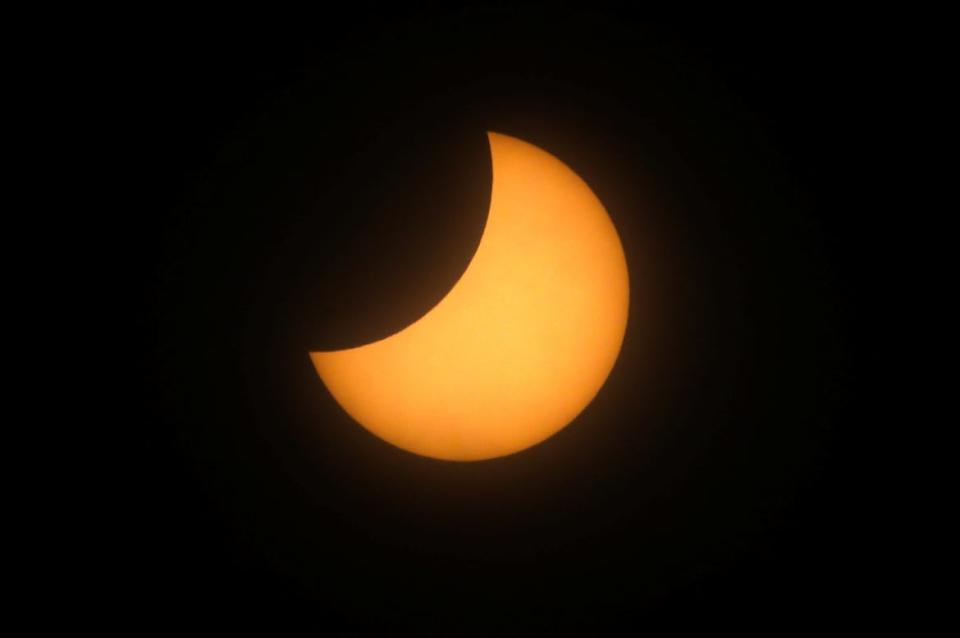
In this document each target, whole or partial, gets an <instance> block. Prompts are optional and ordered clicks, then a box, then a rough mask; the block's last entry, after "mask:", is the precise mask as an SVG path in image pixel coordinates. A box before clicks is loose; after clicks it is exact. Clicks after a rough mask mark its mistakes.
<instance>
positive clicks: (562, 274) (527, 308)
mask: <svg viewBox="0 0 960 638" xmlns="http://www.w3.org/2000/svg"><path fill="white" fill-rule="evenodd" d="M488 138H489V142H490V152H491V159H492V162H493V190H492V193H491V197H490V212H489V213H488V216H487V222H486V226H485V228H484V231H483V235H482V237H481V239H480V243H479V245H478V247H477V251H476V253H475V254H474V256H473V259H472V260H471V261H470V264H469V265H468V267H467V269H466V270H465V271H464V273H463V275H462V277H461V278H460V279H459V280H458V281H457V283H456V284H455V285H454V286H453V288H451V290H450V292H449V293H448V294H447V295H446V297H444V298H443V299H442V300H441V301H440V302H439V303H438V304H437V305H436V306H434V307H433V308H432V309H431V310H430V311H429V312H427V313H426V314H425V315H424V316H423V317H421V318H420V319H418V320H417V321H415V322H414V323H412V324H411V325H410V326H408V327H407V328H405V329H403V330H401V331H399V332H397V333H395V334H393V335H390V336H389V337H386V338H385V339H381V340H380V341H375V342H373V343H370V344H367V345H363V346H360V347H356V348H350V349H346V350H337V351H332V352H312V353H310V357H311V359H312V360H313V364H314V366H315V367H316V370H317V372H318V373H319V375H320V378H321V379H322V380H323V382H324V384H326V386H327V388H328V389H329V390H330V392H331V393H332V395H333V397H334V398H335V399H336V400H337V402H338V403H339V404H340V405H341V406H342V407H343V408H344V410H346V411H347V413H348V414H350V416H351V417H353V418H354V419H355V420H356V421H357V422H358V423H360V424H361V425H362V426H364V427H365V428H367V429H368V430H369V431H371V432H372V433H374V434H375V435H377V436H379V437H380V438H382V439H383V440H385V441H387V442H389V443H392V444H393V445H396V446H397V447H400V448H402V449H404V450H407V451H410V452H413V453H416V454H420V455H424V456H428V457H433V458H439V459H446V460H454V461H475V460H481V459H489V458H494V457H498V456H504V455H507V454H511V453H514V452H518V451H520V450H523V449H525V448H527V447H530V446H532V445H535V444H536V443H539V442H541V441H543V440H544V439H546V438H548V437H549V436H551V435H552V434H554V433H556V432H557V431H558V430H560V429H562V428H563V427H565V426H566V425H567V424H569V423H570V422H571V421H572V420H573V419H574V418H575V417H576V416H577V415H578V414H579V413H580V412H581V411H582V410H583V409H584V408H585V407H586V406H587V405H588V404H589V403H590V402H591V401H592V400H593V398H594V397H595V396H596V394H597V392H598V391H599V390H600V387H601V386H602V385H603V383H604V381H606V378H607V376H608V375H609V374H610V371H611V370H612V368H613V365H614V362H615V361H616V358H617V355H618V354H619V352H620V347H621V344H622V343H623V336H624V331H625V329H626V324H627V309H628V306H629V288H630V286H629V280H628V275H627V265H626V259H625V257H624V253H623V247H622V245H621V243H620V238H619V237H618V235H617V231H616V228H615V227H614V225H613V222H612V221H611V219H610V217H609V215H607V212H606V210H605V209H604V207H603V205H602V204H601V203H600V200H599V199H597V197H596V196H595V195H594V194H593V192H592V191H591V190H590V188H589V187H588V186H587V184H586V183H585V182H584V181H583V180H582V179H580V177H579V176H577V174H576V173H574V172H573V171H572V170H571V169H570V168H568V167H567V166H566V165H565V164H563V163H562V162H561V161H560V160H558V159H557V158H555V157H553V156H552V155H550V154H549V153H547V152H545V151H543V150H541V149H540V148H537V147H536V146H533V145H532V144H529V143H527V142H524V141H522V140H519V139H517V138H514V137H509V136H507V135H501V134H498V133H488Z"/></svg>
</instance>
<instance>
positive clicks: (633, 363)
mask: <svg viewBox="0 0 960 638" xmlns="http://www.w3.org/2000/svg"><path fill="white" fill-rule="evenodd" d="M856 24H857V22H856V20H855V16H841V15H829V16H827V15H817V16H814V15H793V14H789V15H787V14H785V15H778V14H773V13H769V14H763V13H760V14H757V13H749V14H747V13H742V14H740V13H727V12H719V11H718V12H714V13H712V14H706V15H699V16H697V19H694V17H693V16H682V17H674V18H671V19H666V18H663V17H659V18H653V17H650V16H646V15H638V14H631V13H625V12H622V11H621V12H612V11H604V10H600V9H593V10H591V11H580V10H577V11H575V10H572V9H563V10H559V9H551V8H547V7H546V6H545V7H543V8H540V9H531V10H524V11H519V10H516V9H471V10H462V11H461V10H457V11H446V12H444V13H429V12H424V11H421V12H416V13H412V12H405V13H400V12H398V13H396V14H393V15H386V14H382V13H378V12H376V11H374V10H373V9H369V10H366V9H364V8H362V7H361V8H358V9H356V10H355V14H353V15H352V16H351V17H347V14H346V12H343V11H337V12H331V13H326V14H324V13H318V14H316V15H312V16H304V17H302V18H292V17H291V18H290V19H287V20H282V21H279V20H274V19H267V18H265V17H262V16H258V15H248V16H243V17H238V16H235V15H230V16H227V15H203V16H200V15H183V16H168V17H159V16H158V17H154V18H151V19H149V20H147V19H145V20H144V21H143V23H142V24H141V25H140V26H138V27H137V29H136V30H131V32H130V33H129V34H127V36H125V37H126V39H127V40H128V43H127V44H128V49H127V50H128V51H129V56H127V59H125V60H122V61H118V62H117V70H118V79H122V81H123V82H124V86H126V87H128V91H127V94H126V101H125V105H126V109H125V110H126V115H125V117H128V118H129V126H128V130H129V137H128V140H127V144H128V150H129V153H128V155H127V156H126V157H128V158H129V165H130V167H131V168H132V170H131V172H132V173H134V175H135V177H134V178H132V181H131V183H130V187H131V192H135V193H138V197H137V199H136V202H138V203H137V205H136V206H135V208H134V210H135V211H136V213H135V214H134V215H130V216H129V217H127V218H126V224H127V228H128V230H129V231H130V233H131V236H133V237H135V238H137V241H136V242H135V243H131V245H130V253H131V254H130V255H128V257H129V261H128V263H131V264H136V265H138V266H139V265H140V264H143V268H139V267H131V268H130V269H129V271H128V272H123V273H120V277H121V279H122V280H123V283H124V285H125V286H126V288H127V289H128V290H129V291H130V292H131V298H132V299H134V300H135V307H136V308H137V309H138V313H139V314H138V321H137V325H138V327H142V328H144V329H145V331H144V334H145V336H146V339H147V344H146V347H145V348H143V349H141V351H142V352H143V353H144V359H143V366H142V368H141V369H140V370H141V372H140V374H139V377H140V378H142V380H143V381H144V383H143V384H142V385H143V394H142V398H143V401H142V402H140V403H138V404H137V411H136V412H133V413H132V416H131V420H130V434H129V439H127V441H128V442H129V443H131V444H132V445H131V446H130V447H129V448H128V450H129V452H128V455H129V456H130V457H131V465H132V466H133V468H132V473H131V474H130V479H129V481H127V482H125V483H126V484H125V485H124V486H123V487H122V489H123V490H125V491H126V492H125V500H124V502H125V503H126V504H127V506H126V507H125V508H124V529H126V530H129V533H126V534H124V535H123V536H124V538H125V540H124V541H120V542H121V543H123V544H124V547H123V548H122V549H123V552H122V553H123V554H124V556H125V558H124V571H123V573H124V577H123V579H122V580H121V581H120V582H121V583H123V587H122V589H123V590H124V591H123V594H122V595H121V598H120V600H121V601H122V604H121V605H119V608H121V609H122V610H123V611H122V612H119V613H123V614H127V615H129V617H130V620H131V621H132V622H137V623H142V624H144V625H147V626H150V625H155V624H159V625H162V626H164V627H169V628H178V627H187V626H189V627H197V626H199V627H204V628H206V629H217V628H222V629H224V630H236V629H249V628H258V629H271V628H277V627H278V626H282V627H289V628H298V629H311V630H329V634H328V635H347V636H348V635H363V634H368V633H374V634H379V635H393V634H400V635H405V634H412V635H511V634H512V633H516V634H518V635H539V634H543V635H558V634H564V633H568V632H569V633H572V634H579V635H591V634H597V633H599V634H604V633H606V632H607V630H610V629H611V628H613V627H615V626H618V625H625V626H629V627H636V628H637V629H639V630H642V629H644V628H649V627H654V626H672V627H685V626H691V625H695V626H705V627H710V626H714V624H715V623H719V624H733V625H736V626H754V627H756V628H766V629H769V630H771V631H778V630H779V628H781V627H794V626H796V625H798V624H801V625H804V626H808V627H821V626H823V623H824V622H826V621H827V620H828V619H833V618H843V619H847V620H849V619H852V618H854V617H856V615H857V614H858V613H859V610H860V609H861V608H862V605H863V603H864V600H862V599H861V598H863V599H865V597H866V596H867V594H866V593H865V589H864V587H865V586H866V582H867V581H868V576H867V574H868V565H869V564H870V560H869V553H870V552H869V536H868V534H867V532H866V529H867V528H866V524H865V522H864V520H863V518H862V512H861V509H862V507H863V500H862V498H860V496H859V494H860V491H859V487H860V485H861V483H860V482H861V481H862V474H861V466H860V459H859V458H858V454H857V449H858V441H859V440H860V439H861V438H862V437H863V436H864V433H865V432H866V431H867V428H868V427H869V426H870V423H869V419H868V417H867V415H865V414H864V413H863V412H862V410H859V409H858V408H857V405H856V400H855V398H856V397H857V395H858V390H859V389H858V388H856V387H855V385H854V376H855V375H854V373H853V371H852V370H853V367H852V366H853V362H854V360H855V358H856V354H855V352H854V350H855V348H854V342H855V339H854V337H853V336H852V335H854V333H855V332H856V328H857V325H858V319H859V317H858V314H857V309H856V305H855V299H856V295H857V289H858V281H859V280H858V277H859V276H860V274H861V272H862V263H861V255H860V254H859V253H857V252H856V251H855V250H853V249H852V248H851V245H852V244H851V240H852V239H853V238H855V237H857V236H858V231H859V229H860V228H861V226H862V212H861V211H859V210H858V208H857V207H856V206H854V205H852V203H853V202H855V201H856V198H855V197H856V194H855V188H854V185H855V184H856V183H857V179H858V175H857V174H856V171H857V168H856V166H857V163H856V162H855V161H853V160H852V159H851V158H852V157H854V156H855V154H856V153H859V152H862V150H860V149H859V148H858V144H859V140H860V136H861V135H862V133H861V131H862V126H863V122H864V117H866V116H865V115H864V113H863V111H862V110H860V105H861V103H862V100H860V99H859V98H860V97H861V95H860V91H861V86H860V84H859V82H860V81H861V79H862V74H859V73H857V72H856V69H857V60H859V59H860V56H862V55H863V54H864V51H865V50H867V51H868V47H869V44H868V42H867V41H866V40H861V39H859V37H858V33H859V32H858V30H857V28H856ZM487 130H495V131H499V132H503V133H507V134H510V135H514V136H517V137H520V138H522V139H524V140H527V141H529V142H532V143H534V144H536V145H538V146H540V147H542V148H544V149H546V150H547V151H549V152H550V153H552V154H554V155H556V156H557V157H559V158H561V159H562V160H563V161H564V162H566V163H567V164H568V165H570V166H571V167H572V168H573V169H574V170H575V171H577V172H578V173H579V174H580V175H581V176H582V177H583V178H584V179H585V180H586V181H587V183H588V184H590V186H591V187H592V188H593V190H594V192H595V193H596V194H597V195H598V196H599V197H600V199H601V200H602V201H603V202H604V204H605V205H606V207H607V209H608V211H609V212H610V214H611V217H612V218H613V220H614V222H615V224H616V225H617V228H618V230H619V232H620V234H621V238H622V241H623V244H624V249H625V251H626V254H627V259H628V263H629V268H630V274H631V285H632V289H631V299H632V305H631V316H630V322H629V326H628V330H627V336H626V340H625V343H624V347H623V351H622V353H621V355H620V358H619V360H618V363H617V365H616V367H615V369H614V371H613V373H612V374H611V376H610V378H609V379H608V382H607V384H606V385H605V386H604V388H603V389H602V390H601V392H600V394H599V395H598V396H597V398H596V399H595V401H594V402H593V403H592V404H591V405H590V407H589V408H588V409H587V410H586V411H585V412H584V413H583V414H582V415H581V416H580V417H578V418H577V419H576V420H575V421H574V423H572V424H571V425H570V426H569V427H568V428H566V429H564V430H563V431H561V432H560V433H559V434H557V435H556V436H555V437H553V438H551V439H549V440H548V441H546V442H544V443H543V444H541V445H538V446H536V447H534V448H532V449H530V450H527V451H525V452H522V453H520V454H517V455H513V456H510V457H506V458H502V459H497V460H493V461H487V462H480V463H470V464H456V463H448V462H440V461H435V460H430V459H424V458H421V457H417V456H414V455H411V454H408V453H406V452H403V451H400V450H398V449H395V448H393V447H391V446H389V445H388V444H386V443H384V442H382V441H380V440H378V439H376V438H375V437H373V436H372V435H370V434H368V433H367V432H366V431H365V430H363V429H362V428H360V427H359V426H357V425H356V424H354V423H353V422H352V421H351V420H350V419H349V417H347V416H346V415H345V414H344V413H343V412H342V410H341V409H340V408H339V407H338V405H337V404H336V403H335V402H334V401H333V400H332V398H331V397H330V396H329V395H328V394H327V392H326V390H325V388H324V387H323V385H322V384H321V383H320V381H319V380H318V379H317V378H316V374H315V372H314V371H313V369H312V367H311V364H310V361H309V359H308V358H307V355H306V353H307V352H308V351H309V350H311V349H314V350H316V349H332V348H340V347H347V346H352V345H358V344H361V343H365V342H368V341H370V340H373V339H377V338H381V337H384V336H386V335H388V334H390V333H392V332H394V331H396V330H398V329H400V328H402V327H404V326H406V325H408V324H409V323H410V322H411V321H413V320H414V319H416V318H417V317H419V316H420V315H422V314H423V313H424V312H426V311H427V310H428V309H429V308H430V307H432V306H433V304H435V303H436V302H437V301H438V300H439V299H440V298H442V297H443V295H444V294H445V292H446V291H447V290H449V288H450V286H451V285H452V284H453V283H454V282H455V281H456V280H457V278H458V277H459V275H460V274H461V273H462V272H463V269H464V268H465V267H466V265H467V263H468V262H469V260H470V257H471V256H472V253H473V250H474V249H475V247H476V245H477V242H478V241H479V237H480V232H481V230H482V227H483V223H484V219H485V215H486V212H487V207H488V204H489V189H490V165H489V153H488V148H487V143H486V137H485V131H487ZM138 396H139V395H138Z"/></svg>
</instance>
